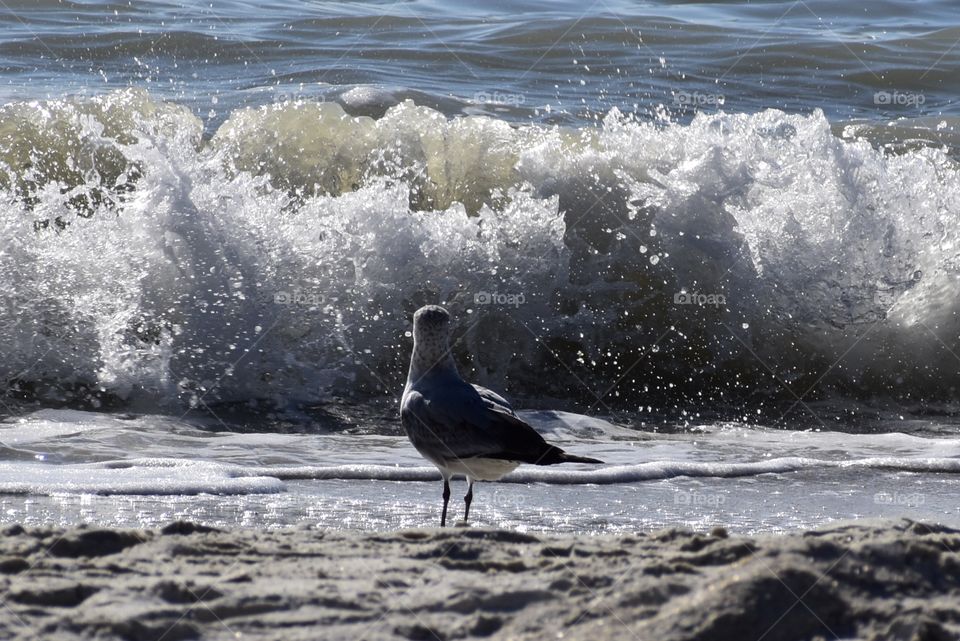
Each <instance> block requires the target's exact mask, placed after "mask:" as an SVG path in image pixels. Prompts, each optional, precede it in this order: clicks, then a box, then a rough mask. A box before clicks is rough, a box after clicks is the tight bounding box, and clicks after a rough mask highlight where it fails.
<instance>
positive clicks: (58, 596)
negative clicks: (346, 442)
mask: <svg viewBox="0 0 960 641" xmlns="http://www.w3.org/2000/svg"><path fill="white" fill-rule="evenodd" d="M958 550H960V531H957V530H951V529H946V528H942V527H940V526H935V525H925V524H921V523H916V522H912V521H897V522H893V521H874V522H865V521H861V522H857V523H847V524H840V525H834V526H831V527H829V528H826V529H822V530H818V531H812V532H806V533H802V534H791V535H787V536H763V537H756V538H748V537H734V536H729V535H728V534H727V533H726V532H725V531H724V530H722V529H716V530H714V531H712V532H710V533H709V534H705V533H695V532H692V531H689V530H680V529H667V530H661V531H657V532H644V533H637V534H634V535H625V536H616V537H589V536H587V537H568V536H563V537H560V536H531V535H527V534H521V533H516V532H509V531H503V530H484V529H469V528H454V529H447V530H406V531H400V532H380V533H356V532H354V533H351V532H342V531H339V532H331V531H319V530H314V529H307V528H303V529H287V530H280V531H273V532H264V531H252V530H236V531H220V530H213V529H209V528H203V527H201V526H196V525H193V524H190V523H186V522H176V523H172V524H171V525H168V526H167V527H165V528H163V529H162V530H109V529H102V530H95V529H85V528H74V529H68V530H55V529H43V528H37V529H29V530H24V529H23V528H21V527H20V526H16V525H14V526H9V527H7V528H6V529H5V530H4V531H3V535H2V537H0V598H2V601H3V603H4V605H5V606H6V607H4V608H3V609H0V636H3V638H11V639H28V638H31V639H32V638H37V637H38V636H39V637H40V638H44V639H76V638H98V639H113V638H124V639H152V640H156V639H166V640H173V639H190V638H200V637H202V638H205V639H227V638H231V639H233V638H246V639H278V640H279V639H283V640H284V641H287V640H292V639H318V638H324V639H334V638H335V639H353V640H356V639H362V638H368V639H386V638H391V639H454V638H480V637H483V638H504V639H506V638H517V639H546V638H566V639H591V640H594V639H606V638H637V639H659V640H673V639H677V640H679V639H731V640H732V639H738V640H739V639H757V638H763V639H765V640H767V641H777V640H787V639H813V638H838V637H839V638H854V637H856V638H862V639H891V638H897V639H955V638H956V636H957V633H958V632H960V572H958V569H960V555H958Z"/></svg>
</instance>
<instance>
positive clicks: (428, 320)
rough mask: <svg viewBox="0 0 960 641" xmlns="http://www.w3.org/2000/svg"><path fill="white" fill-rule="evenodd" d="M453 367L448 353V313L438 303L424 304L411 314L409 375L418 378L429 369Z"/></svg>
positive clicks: (454, 368) (451, 358)
mask: <svg viewBox="0 0 960 641" xmlns="http://www.w3.org/2000/svg"><path fill="white" fill-rule="evenodd" d="M447 368H450V369H453V370H454V371H456V366H455V365H454V364H453V357H452V356H451V355H450V314H449V313H448V312H447V310H445V309H444V308H442V307H440V306H439V305H425V306H424V307H421V308H420V309H418V310H417V312H416V313H415V314H414V315H413V356H412V357H411V359H410V377H411V378H419V377H420V376H423V375H425V374H426V373H427V372H428V371H429V370H431V369H447Z"/></svg>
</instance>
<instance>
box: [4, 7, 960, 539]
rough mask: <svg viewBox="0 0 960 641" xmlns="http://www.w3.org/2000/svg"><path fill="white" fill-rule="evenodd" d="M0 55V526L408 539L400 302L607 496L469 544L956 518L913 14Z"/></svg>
mask: <svg viewBox="0 0 960 641" xmlns="http://www.w3.org/2000/svg"><path fill="white" fill-rule="evenodd" d="M0 25H2V29H0V104H2V107H0V356H2V358H0V380H2V381H3V387H2V388H0V419H2V423H0V452H2V458H0V508H2V514H3V517H2V520H3V521H6V522H21V523H32V524H37V523H56V524H63V525H67V524H73V523H77V522H81V521H84V522H95V523H103V524H106V525H129V526H148V525H156V524H160V523H165V522H167V521H169V520H172V519H174V518H188V519H191V520H196V521H201V522H205V523H210V524H215V525H235V526H244V527H271V528H272V527H283V526H288V525H293V524H297V523H301V522H310V523H314V524H321V525H323V526H325V527H331V528H343V527H346V528H360V529H378V528H379V529H385V528H386V529H389V528H397V527H408V526H417V525H430V524H433V523H434V521H437V520H438V518H439V503H440V498H439V496H440V492H439V485H440V484H439V481H438V478H439V477H438V476H437V475H436V474H435V473H434V472H433V471H432V469H431V468H429V467H427V466H426V464H425V462H424V461H423V460H422V459H421V458H419V456H418V455H417V453H416V452H415V451H414V450H413V449H412V447H411V446H410V445H409V444H408V443H407V441H406V439H405V437H404V436H403V434H402V431H401V428H400V425H399V416H398V405H397V401H398V395H399V393H400V392H401V390H402V388H403V382H404V379H405V376H406V367H407V362H408V358H409V353H410V349H411V346H412V339H411V335H410V329H411V323H410V319H411V315H412V313H413V311H415V310H416V309H417V308H418V307H419V306H420V305H423V304H427V303H437V304H442V305H444V306H445V307H446V308H447V309H449V310H450V312H451V313H452V315H453V317H454V323H455V338H456V342H455V344H454V348H453V349H454V357H455V359H456V361H457V362H458V364H459V366H460V368H461V371H462V373H463V374H464V375H465V376H466V377H467V378H468V379H470V380H472V381H476V382H478V383H481V384H484V385H486V386H488V387H491V388H493V389H495V390H497V391H498V392H501V393H503V394H504V395H506V396H507V397H508V398H510V399H512V400H514V401H515V404H516V405H517V407H518V408H522V409H523V411H524V412H523V416H524V417H526V418H528V419H529V420H530V421H531V423H532V424H534V425H535V426H536V427H537V428H538V429H540V430H541V431H543V432H544V433H545V434H546V435H547V437H548V438H549V439H553V440H555V441H557V442H559V443H562V444H563V447H565V448H566V449H568V450H570V451H571V452H575V453H577V454H582V455H590V456H598V457H600V458H603V459H604V460H605V461H607V462H608V465H607V466H605V467H602V468H587V467H578V466H569V467H568V468H530V467H522V468H520V469H519V470H517V472H515V473H514V475H513V476H512V477H510V478H508V479H507V481H508V482H504V483H500V484H496V485H494V484H481V486H480V487H479V488H478V496H477V499H476V502H475V504H474V505H475V507H474V513H473V514H472V517H473V518H472V520H475V522H476V523H477V524H480V525H493V526H501V527H509V528H513V529H532V530H545V531H553V530H560V531H567V532H585V533H586V532H589V533H594V532H609V531H613V532H624V531H631V530H637V529H648V528H654V527H661V526H668V525H675V524H678V523H679V524H687V525H691V526H693V527H698V528H706V527H713V526H718V525H719V526H724V527H728V528H731V529H732V530H736V531H743V532H761V531H785V530H795V529H804V528H808V527H812V526H815V525H818V524H821V523H824V522H826V521H830V520H834V519H845V518H858V517H874V516H894V517H895V516H908V517H910V518H924V519H928V520H937V521H942V522H949V523H953V524H960V513H958V505H957V503H956V501H955V499H954V498H953V497H954V496H955V491H954V489H955V487H956V481H955V479H956V473H957V471H958V470H960V458H958V456H960V451H958V447H960V431H958V421H957V398H958V394H957V389H958V385H960V317H958V311H960V303H958V301H960V238H958V231H957V230H958V228H960V226H958V224H957V223H958V217H960V181H958V177H960V174H958V151H960V129H958V127H960V118H958V116H960V105H958V104H957V98H958V96H960V74H958V73H957V72H958V66H960V14H958V13H957V12H956V10H955V8H954V7H953V6H952V3H950V2H946V1H939V0H927V1H922V2H916V1H906V0H890V1H883V2H864V1H857V2H849V3H843V4H838V3H836V2H820V1H814V0H811V1H803V0H798V1H794V2H789V1H785V2H777V1H770V2H762V3H759V2H749V1H744V0H741V1H735V0H734V1H729V2H653V1H651V2H622V1H617V0H609V1H608V0H597V1H596V2H593V3H592V4H591V3H571V2H549V3H547V2H526V1H523V0H519V1H514V2H494V3H484V4H483V5H482V6H481V5H476V4H468V3H460V2H448V3H439V2H425V1H412V2H345V3H344V2H340V3H329V2H311V1H306V0H288V1H285V2H282V3H279V2H258V3H252V2H203V3H192V2H166V1H150V2H126V3H123V2H101V1H96V0H91V1H84V2H79V1H78V2H68V1H59V0H36V1H29V2H28V1H10V0H7V1H6V2H3V3H2V4H0ZM458 491H459V490H455V491H454V493H455V495H456V494H457V492H458ZM457 506H458V507H459V504H457ZM455 515H456V510H455Z"/></svg>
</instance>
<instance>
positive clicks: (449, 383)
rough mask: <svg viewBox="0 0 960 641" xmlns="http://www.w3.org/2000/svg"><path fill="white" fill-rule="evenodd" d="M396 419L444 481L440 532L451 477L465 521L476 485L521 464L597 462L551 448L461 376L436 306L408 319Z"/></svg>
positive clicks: (502, 402)
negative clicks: (462, 484) (406, 366)
mask: <svg viewBox="0 0 960 641" xmlns="http://www.w3.org/2000/svg"><path fill="white" fill-rule="evenodd" d="M400 420H401V423H402V424H403V429H404V431H405V432H406V433H407V436H408V437H409V438H410V441H411V442H412V443H413V446H414V447H415V448H416V449H417V451H418V452H420V454H421V455H422V456H423V457H424V458H426V459H427V460H428V461H430V462H431V463H433V464H434V465H436V466H437V469H439V470H440V475H441V476H443V512H442V513H441V515H440V527H444V526H446V524H447V504H448V503H449V502H450V478H451V477H452V476H454V475H457V474H462V475H464V476H465V477H466V479H467V494H466V495H465V496H464V497H463V501H464V503H465V504H466V508H465V510H464V513H463V520H464V522H466V521H467V519H468V518H469V516H470V503H471V502H472V501H473V483H474V482H475V481H496V480H498V479H500V478H501V477H503V476H504V475H505V474H507V473H508V472H512V471H513V470H514V469H515V468H516V467H517V466H518V465H520V464H521V463H532V464H534V465H556V464H557V463H603V461H598V460H597V459H593V458H587V457H585V456H574V455H573V454H568V453H566V452H564V451H563V450H561V449H560V448H559V447H556V446H554V445H550V444H549V443H547V442H546V441H545V440H543V437H542V436H540V435H539V434H538V433H537V432H536V430H534V429H533V428H532V427H530V425H528V424H527V423H525V422H524V421H522V420H521V419H520V418H518V417H517V414H516V413H515V412H514V411H513V408H512V407H511V406H510V403H508V402H507V401H506V399H504V398H503V397H502V396H500V395H498V394H496V393H494V392H492V391H490V390H488V389H487V388H485V387H481V386H479V385H471V384H470V383H467V382H466V381H464V380H463V379H462V378H460V374H459V373H458V372H457V366H456V365H455V364H454V362H453V356H452V355H451V354H450V314H449V313H447V310H445V309H444V308H442V307H439V306H437V305H427V306H425V307H421V308H420V309H418V310H417V312H416V313H415V314H414V315H413V354H412V356H411V357H410V372H409V374H408V375H407V385H406V387H405V388H404V390H403V398H402V399H401V401H400Z"/></svg>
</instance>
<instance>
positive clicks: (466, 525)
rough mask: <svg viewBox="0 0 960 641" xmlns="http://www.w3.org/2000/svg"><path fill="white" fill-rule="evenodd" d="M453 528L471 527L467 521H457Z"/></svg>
mask: <svg viewBox="0 0 960 641" xmlns="http://www.w3.org/2000/svg"><path fill="white" fill-rule="evenodd" d="M453 527H470V524H469V523H467V522H466V521H457V522H456V523H454V524H453Z"/></svg>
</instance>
